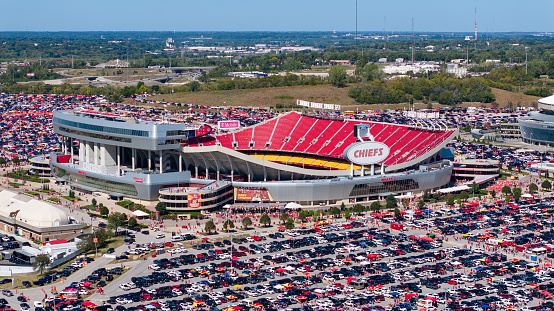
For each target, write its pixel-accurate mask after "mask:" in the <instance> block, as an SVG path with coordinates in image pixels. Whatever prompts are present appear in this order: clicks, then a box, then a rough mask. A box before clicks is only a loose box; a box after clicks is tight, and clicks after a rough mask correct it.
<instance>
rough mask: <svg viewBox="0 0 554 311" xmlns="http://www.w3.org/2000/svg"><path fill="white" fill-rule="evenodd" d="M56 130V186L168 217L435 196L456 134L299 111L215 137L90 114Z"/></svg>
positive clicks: (81, 113)
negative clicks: (161, 206)
mask: <svg viewBox="0 0 554 311" xmlns="http://www.w3.org/2000/svg"><path fill="white" fill-rule="evenodd" d="M237 123H238V122H237ZM53 124H54V130H55V131H56V133H58V134H59V135H61V136H62V137H63V138H64V142H65V143H64V146H63V149H62V153H58V154H52V155H51V157H50V165H51V167H52V172H53V174H54V176H55V178H56V180H57V181H59V182H66V183H69V184H70V185H71V186H72V187H74V188H77V189H80V190H81V191H103V192H106V193H108V194H110V195H111V196H113V197H118V198H121V197H128V198H137V199H143V200H151V201H155V200H160V201H162V202H165V203H166V205H167V209H168V210H174V211H187V210H199V209H210V210H211V209H217V208H220V207H222V206H223V205H225V204H228V203H232V202H233V201H235V202H244V203H248V202H260V203H271V202H297V203H300V204H302V205H317V204H334V203H338V202H343V201H345V200H346V201H347V202H358V201H366V200H373V199H376V198H378V197H383V196H386V195H388V194H400V195H402V194H408V193H413V192H419V191H423V190H428V189H436V188H440V187H443V186H445V185H447V184H448V183H449V182H450V178H451V174H452V168H453V164H452V162H451V161H449V160H446V159H442V158H441V157H440V151H441V150H442V149H443V148H444V147H445V146H446V144H447V143H448V142H449V141H450V140H452V138H454V137H455V136H456V135H457V134H458V131H457V130H456V129H446V128H440V127H435V128H433V129H429V128H423V127H421V126H420V125H417V126H407V125H398V124H389V123H378V122H369V121H358V120H348V119H337V118H329V117H326V116H321V115H306V114H301V113H298V112H289V113H285V114H282V115H280V116H278V117H276V118H273V119H270V120H267V121H265V122H263V123H259V124H256V125H254V126H250V127H242V128H241V127H238V128H236V129H230V130H228V132H227V131H221V132H220V133H219V134H213V131H212V128H211V127H209V126H207V125H201V124H185V123H167V122H164V123H160V122H146V121H137V120H131V119H126V118H124V117H122V116H120V115H117V114H108V113H99V112H96V111H87V110H68V111H57V112H55V113H54V117H53ZM231 127H233V126H231ZM220 128H227V129H229V126H224V127H221V126H220Z"/></svg>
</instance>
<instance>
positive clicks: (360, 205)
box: [352, 204, 364, 214]
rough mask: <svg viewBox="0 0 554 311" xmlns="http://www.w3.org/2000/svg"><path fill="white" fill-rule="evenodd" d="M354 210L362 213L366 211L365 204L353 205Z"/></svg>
mask: <svg viewBox="0 0 554 311" xmlns="http://www.w3.org/2000/svg"><path fill="white" fill-rule="evenodd" d="M352 211H353V212H354V213H357V214H361V213H363V211H364V206H363V205H362V204H356V205H354V207H352Z"/></svg>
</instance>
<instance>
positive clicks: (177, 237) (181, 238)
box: [171, 235, 183, 242]
mask: <svg viewBox="0 0 554 311" xmlns="http://www.w3.org/2000/svg"><path fill="white" fill-rule="evenodd" d="M182 240H183V237H182V236H180V235H174V236H172V237H171V242H180V241H182Z"/></svg>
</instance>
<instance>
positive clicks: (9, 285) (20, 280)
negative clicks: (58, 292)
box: [0, 260, 79, 290]
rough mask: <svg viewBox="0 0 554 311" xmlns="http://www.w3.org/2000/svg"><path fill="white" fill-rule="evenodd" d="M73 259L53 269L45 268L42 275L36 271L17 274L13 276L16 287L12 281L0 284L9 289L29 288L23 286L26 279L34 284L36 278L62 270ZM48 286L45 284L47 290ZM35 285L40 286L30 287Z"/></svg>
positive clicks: (1, 287) (0, 287)
mask: <svg viewBox="0 0 554 311" xmlns="http://www.w3.org/2000/svg"><path fill="white" fill-rule="evenodd" d="M73 261H74V260H70V261H68V262H66V263H64V264H63V265H61V266H58V267H57V268H55V269H52V270H44V271H43V272H42V275H41V274H40V272H38V273H34V274H29V275H15V276H13V278H14V287H12V283H11V282H10V283H6V284H0V289H5V288H7V289H22V288H27V287H25V286H23V284H22V283H23V282H24V281H29V282H31V284H33V282H34V281H36V280H38V279H40V278H41V277H43V276H44V274H46V273H49V272H54V273H55V272H58V271H62V270H63V268H65V267H67V266H69V265H70V264H71V263H72V262H73ZM74 273H79V272H78V271H76V272H74ZM11 278H12V277H8V276H6V277H3V278H0V279H11ZM56 282H58V281H56ZM47 286H48V285H45V286H44V287H45V290H46V287H47ZM33 287H40V286H36V285H33V286H32V287H29V288H33Z"/></svg>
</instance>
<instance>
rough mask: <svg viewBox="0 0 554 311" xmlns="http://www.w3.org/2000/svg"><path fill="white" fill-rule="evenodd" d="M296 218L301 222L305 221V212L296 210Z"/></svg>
mask: <svg viewBox="0 0 554 311" xmlns="http://www.w3.org/2000/svg"><path fill="white" fill-rule="evenodd" d="M298 219H300V221H302V222H306V213H304V211H300V212H298Z"/></svg>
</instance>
